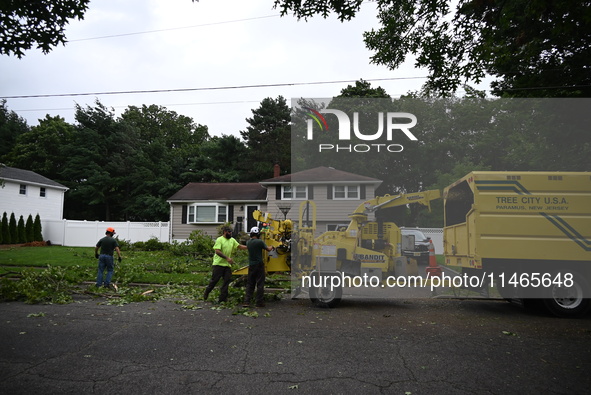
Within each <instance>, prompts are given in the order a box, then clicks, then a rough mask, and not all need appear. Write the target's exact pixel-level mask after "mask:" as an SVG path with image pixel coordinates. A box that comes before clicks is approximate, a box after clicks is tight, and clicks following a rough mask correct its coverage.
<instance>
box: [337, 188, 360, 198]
mask: <svg viewBox="0 0 591 395" xmlns="http://www.w3.org/2000/svg"><path fill="white" fill-rule="evenodd" d="M332 198H333V199H359V185H335V186H334V187H333V189H332Z"/></svg>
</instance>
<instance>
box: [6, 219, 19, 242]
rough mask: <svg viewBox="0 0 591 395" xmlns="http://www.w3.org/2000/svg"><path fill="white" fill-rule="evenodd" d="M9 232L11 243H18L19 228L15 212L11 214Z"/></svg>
mask: <svg viewBox="0 0 591 395" xmlns="http://www.w3.org/2000/svg"><path fill="white" fill-rule="evenodd" d="M8 232H9V233H10V244H16V243H18V229H17V226H16V217H15V216H14V213H12V214H10V220H9V221H8Z"/></svg>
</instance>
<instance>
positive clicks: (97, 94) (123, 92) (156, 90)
mask: <svg viewBox="0 0 591 395" xmlns="http://www.w3.org/2000/svg"><path fill="white" fill-rule="evenodd" d="M425 78H427V77H391V78H373V79H367V80H364V81H394V80H413V79H425ZM356 81H358V80H339V81H316V82H286V83H278V84H258V85H237V86H218V87H208V88H179V89H153V90H136V91H106V92H86V93H55V94H40V95H15V96H0V99H32V98H44V97H75V96H104V95H129V94H139V93H170V92H195V91H214V90H230V89H249V88H271V87H281V86H302V85H322V84H342V83H347V82H356Z"/></svg>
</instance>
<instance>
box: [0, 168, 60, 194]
mask: <svg viewBox="0 0 591 395" xmlns="http://www.w3.org/2000/svg"><path fill="white" fill-rule="evenodd" d="M0 179H3V180H11V181H18V182H24V183H31V184H39V185H45V186H48V187H53V188H59V189H68V188H67V187H65V186H64V185H62V184H60V183H59V182H55V181H53V180H50V179H49V178H47V177H44V176H42V175H41V174H37V173H35V172H34V171H30V170H23V169H17V168H16V167H8V166H3V165H0Z"/></svg>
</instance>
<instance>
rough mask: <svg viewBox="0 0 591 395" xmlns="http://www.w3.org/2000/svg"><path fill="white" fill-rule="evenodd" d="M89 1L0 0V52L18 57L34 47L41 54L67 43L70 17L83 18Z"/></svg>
mask: <svg viewBox="0 0 591 395" xmlns="http://www.w3.org/2000/svg"><path fill="white" fill-rule="evenodd" d="M88 3H90V0H27V1H15V0H7V1H1V2H0V54H5V55H16V56H17V57H19V58H21V57H23V56H24V55H25V51H26V50H29V49H31V48H33V46H37V48H39V49H41V50H42V51H43V53H48V52H50V51H51V50H52V49H53V48H54V47H56V46H57V45H59V44H65V43H66V33H65V27H66V25H67V24H68V23H69V21H70V20H71V19H75V18H78V19H84V13H85V12H86V10H87V8H88Z"/></svg>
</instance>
